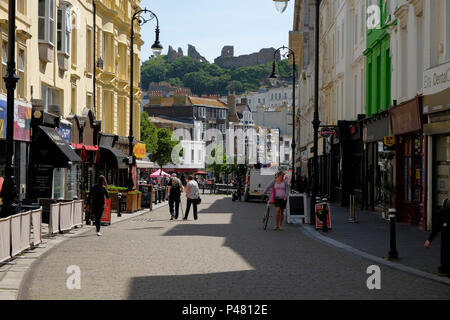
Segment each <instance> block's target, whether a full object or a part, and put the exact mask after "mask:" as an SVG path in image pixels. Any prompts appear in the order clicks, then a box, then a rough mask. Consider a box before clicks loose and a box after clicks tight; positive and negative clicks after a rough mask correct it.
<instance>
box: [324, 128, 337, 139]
mask: <svg viewBox="0 0 450 320" xmlns="http://www.w3.org/2000/svg"><path fill="white" fill-rule="evenodd" d="M334 132H335V131H334V129H332V128H322V130H320V135H321V136H322V137H324V138H329V137H331V136H333V135H334Z"/></svg>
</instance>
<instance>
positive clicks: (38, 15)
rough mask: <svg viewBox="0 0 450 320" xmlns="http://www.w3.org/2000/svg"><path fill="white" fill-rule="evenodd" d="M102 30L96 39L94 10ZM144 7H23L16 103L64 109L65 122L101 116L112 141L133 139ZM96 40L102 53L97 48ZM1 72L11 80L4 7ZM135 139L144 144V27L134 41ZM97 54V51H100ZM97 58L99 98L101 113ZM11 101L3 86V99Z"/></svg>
mask: <svg viewBox="0 0 450 320" xmlns="http://www.w3.org/2000/svg"><path fill="white" fill-rule="evenodd" d="M94 2H95V4H96V9H97V10H96V12H97V14H96V28H95V35H94V27H93V26H94V7H93V3H94ZM134 8H140V0H130V1H129V0H102V1H99V0H33V1H29V0H17V10H16V11H17V13H16V24H17V35H16V43H17V47H16V61H17V64H16V66H17V70H16V73H17V75H18V76H19V77H20V80H19V82H18V85H17V89H16V97H17V98H18V99H21V100H23V101H24V102H28V103H31V102H32V100H33V99H42V102H43V104H44V109H45V110H48V106H50V105H58V106H60V114H61V116H62V117H63V118H67V117H68V116H69V115H70V114H71V113H72V114H77V115H81V114H82V112H83V110H84V108H88V109H91V110H92V111H93V112H94V111H95V118H96V120H100V121H101V122H102V128H101V131H102V132H104V133H106V134H116V135H119V136H128V132H129V122H130V121H129V114H130V113H129V101H130V100H129V95H130V83H129V81H130V62H129V59H130V50H129V46H130V27H131V17H132V14H133V12H134ZM94 36H95V48H94ZM0 37H1V38H0V41H1V45H0V55H1V57H2V64H1V69H2V70H1V71H2V74H5V72H6V63H7V43H8V1H7V0H0ZM134 43H135V45H134V57H133V58H134V64H135V70H134V88H135V90H134V110H133V112H134V114H133V118H134V121H133V124H134V125H133V133H134V136H135V138H136V139H139V137H140V120H139V119H140V108H139V106H140V102H141V91H140V88H139V82H140V48H141V46H142V45H143V41H142V40H141V38H140V27H139V26H138V25H136V26H135V41H134ZM94 49H95V50H94ZM94 55H95V60H96V61H97V62H100V61H99V58H100V59H101V61H103V66H102V65H101V63H96V66H95V67H96V73H97V76H96V97H95V106H96V108H95V109H96V110H94V90H93V88H94V85H93V82H94V78H93V77H94V69H93V67H94ZM1 93H3V94H6V86H5V84H4V82H3V81H2V85H1V86H0V94H1Z"/></svg>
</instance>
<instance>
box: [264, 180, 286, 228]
mask: <svg viewBox="0 0 450 320" xmlns="http://www.w3.org/2000/svg"><path fill="white" fill-rule="evenodd" d="M269 190H272V193H271V195H270V203H272V204H275V212H276V217H275V227H274V228H273V230H283V228H282V225H283V218H284V217H283V212H284V209H286V203H287V197H288V195H289V192H290V190H289V183H288V182H287V181H286V180H285V179H284V172H283V171H278V172H277V173H276V175H275V180H274V181H272V182H271V183H270V184H269V186H267V188H266V190H264V195H265V194H267V193H268V192H269Z"/></svg>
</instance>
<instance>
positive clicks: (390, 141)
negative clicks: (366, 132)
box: [384, 136, 395, 147]
mask: <svg viewBox="0 0 450 320" xmlns="http://www.w3.org/2000/svg"><path fill="white" fill-rule="evenodd" d="M384 144H385V145H386V146H388V147H392V146H393V145H395V137H392V136H389V137H384Z"/></svg>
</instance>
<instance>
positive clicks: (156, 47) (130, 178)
mask: <svg viewBox="0 0 450 320" xmlns="http://www.w3.org/2000/svg"><path fill="white" fill-rule="evenodd" d="M142 13H148V14H149V16H148V18H147V19H146V18H144V17H142V16H141V14H142ZM153 19H156V30H155V34H156V39H155V42H154V43H153V45H152V47H151V48H152V51H153V54H154V55H155V56H156V57H159V56H160V55H161V52H162V49H163V46H162V45H161V43H160V42H159V20H158V17H157V16H156V14H154V13H153V12H152V11H150V10H147V9H141V10H137V11H136V12H135V13H134V14H133V18H132V19H131V44H130V67H131V70H130V72H131V75H130V135H129V137H128V140H129V148H130V149H129V151H130V153H129V155H130V158H129V172H128V190H129V191H131V190H133V187H134V183H133V163H134V156H133V140H134V137H133V107H134V106H133V97H134V92H133V91H134V88H133V84H134V83H133V73H134V22H135V21H136V22H137V23H138V24H139V25H140V26H142V25H144V24H145V23H147V22H149V21H151V20H153Z"/></svg>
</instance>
